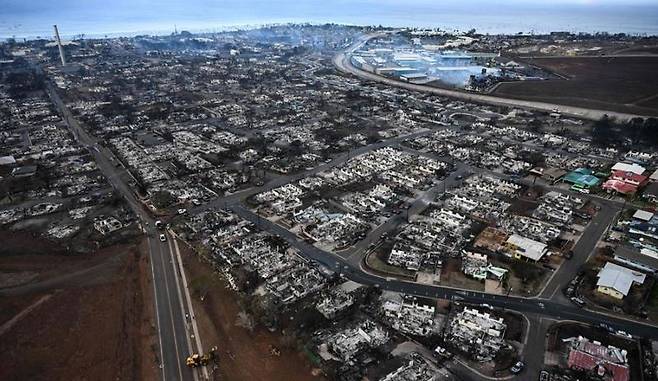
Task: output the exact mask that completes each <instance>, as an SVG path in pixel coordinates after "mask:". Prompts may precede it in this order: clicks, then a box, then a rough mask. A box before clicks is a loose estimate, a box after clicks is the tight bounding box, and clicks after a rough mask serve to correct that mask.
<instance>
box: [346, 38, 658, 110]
mask: <svg viewBox="0 0 658 381" xmlns="http://www.w3.org/2000/svg"><path fill="white" fill-rule="evenodd" d="M382 35H383V34H382V33H377V34H369V35H366V36H363V37H361V38H360V39H358V40H357V41H356V42H355V43H354V44H352V45H351V46H350V47H349V48H347V49H346V50H345V51H343V52H341V53H338V54H337V55H336V56H334V59H333V62H334V65H335V66H336V68H338V70H340V71H342V72H344V73H348V74H353V75H355V76H357V77H359V78H361V79H365V80H370V81H375V82H379V83H383V84H386V85H389V86H395V87H399V88H403V89H407V90H411V91H419V92H425V93H431V94H435V95H439V96H444V97H450V98H456V99H459V100H462V101H467V102H473V103H484V104H489V105H494V106H504V107H520V108H525V109H531V110H538V111H546V112H553V111H559V112H560V113H562V114H563V115H569V116H573V117H577V118H582V119H590V120H599V119H601V118H602V117H603V116H604V115H608V116H610V117H613V118H615V119H617V120H629V119H632V118H637V117H639V118H647V117H648V116H646V115H636V114H627V113H621V112H615V111H607V110H596V109H589V108H584V107H576V106H566V105H559V104H554V103H546V102H535V101H524V100H520V99H512V98H501V97H495V96H492V95H484V94H476V93H468V92H465V91H458V90H449V89H441V88H438V87H431V86H425V85H416V84H413V83H408V82H402V81H397V80H395V79H391V78H387V77H384V76H381V75H378V74H374V73H371V72H368V71H365V70H361V69H359V68H356V67H355V66H354V65H352V62H351V61H350V56H351V54H352V53H354V52H355V51H356V50H358V49H359V48H361V47H362V46H363V45H364V44H365V43H367V42H368V41H369V40H370V39H372V38H375V37H379V36H382Z"/></svg>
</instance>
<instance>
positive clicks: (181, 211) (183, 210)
mask: <svg viewBox="0 0 658 381" xmlns="http://www.w3.org/2000/svg"><path fill="white" fill-rule="evenodd" d="M185 213H187V209H184V208H181V209H178V214H185Z"/></svg>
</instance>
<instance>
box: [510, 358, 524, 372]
mask: <svg viewBox="0 0 658 381" xmlns="http://www.w3.org/2000/svg"><path fill="white" fill-rule="evenodd" d="M523 368H525V363H524V362H523V361H517V363H516V364H514V366H512V369H510V372H512V374H519V373H521V372H523Z"/></svg>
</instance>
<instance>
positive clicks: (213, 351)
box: [185, 346, 217, 368]
mask: <svg viewBox="0 0 658 381" xmlns="http://www.w3.org/2000/svg"><path fill="white" fill-rule="evenodd" d="M216 356H217V347H216V346H215V347H212V348H210V350H209V351H208V353H206V354H199V353H193V354H191V355H190V356H188V357H187V359H185V365H187V366H189V367H190V368H198V367H200V366H206V365H208V364H210V362H211V361H214V360H215V359H216V358H217V357H216Z"/></svg>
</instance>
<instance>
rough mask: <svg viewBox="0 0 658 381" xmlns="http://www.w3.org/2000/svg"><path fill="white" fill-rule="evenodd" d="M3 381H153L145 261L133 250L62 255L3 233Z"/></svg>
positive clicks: (22, 237) (0, 283) (42, 243)
mask: <svg viewBox="0 0 658 381" xmlns="http://www.w3.org/2000/svg"><path fill="white" fill-rule="evenodd" d="M0 240H1V241H2V242H3V245H2V249H0V355H1V356H2V358H3V362H2V366H0V379H1V380H8V381H9V380H108V381H110V380H154V379H156V375H157V372H156V371H157V366H156V365H155V361H154V360H155V357H154V355H153V353H155V352H154V349H155V347H154V346H153V345H154V343H156V340H155V336H154V328H153V327H152V320H151V319H150V316H152V308H151V306H152V299H151V295H152V292H151V289H150V285H149V284H148V280H147V279H148V277H147V275H148V274H149V273H148V269H149V267H148V262H147V258H146V257H145V256H142V255H140V250H139V249H138V247H137V246H136V245H121V246H113V247H108V248H106V249H103V250H101V251H99V252H97V253H94V254H93V255H85V256H64V255H62V254H59V253H60V252H61V251H62V249H61V248H60V247H58V246H56V245H54V244H52V243H50V242H48V241H45V240H41V239H40V238H35V237H32V236H31V235H30V234H29V233H27V234H23V233H15V232H12V233H11V234H8V233H5V232H2V233H0Z"/></svg>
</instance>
